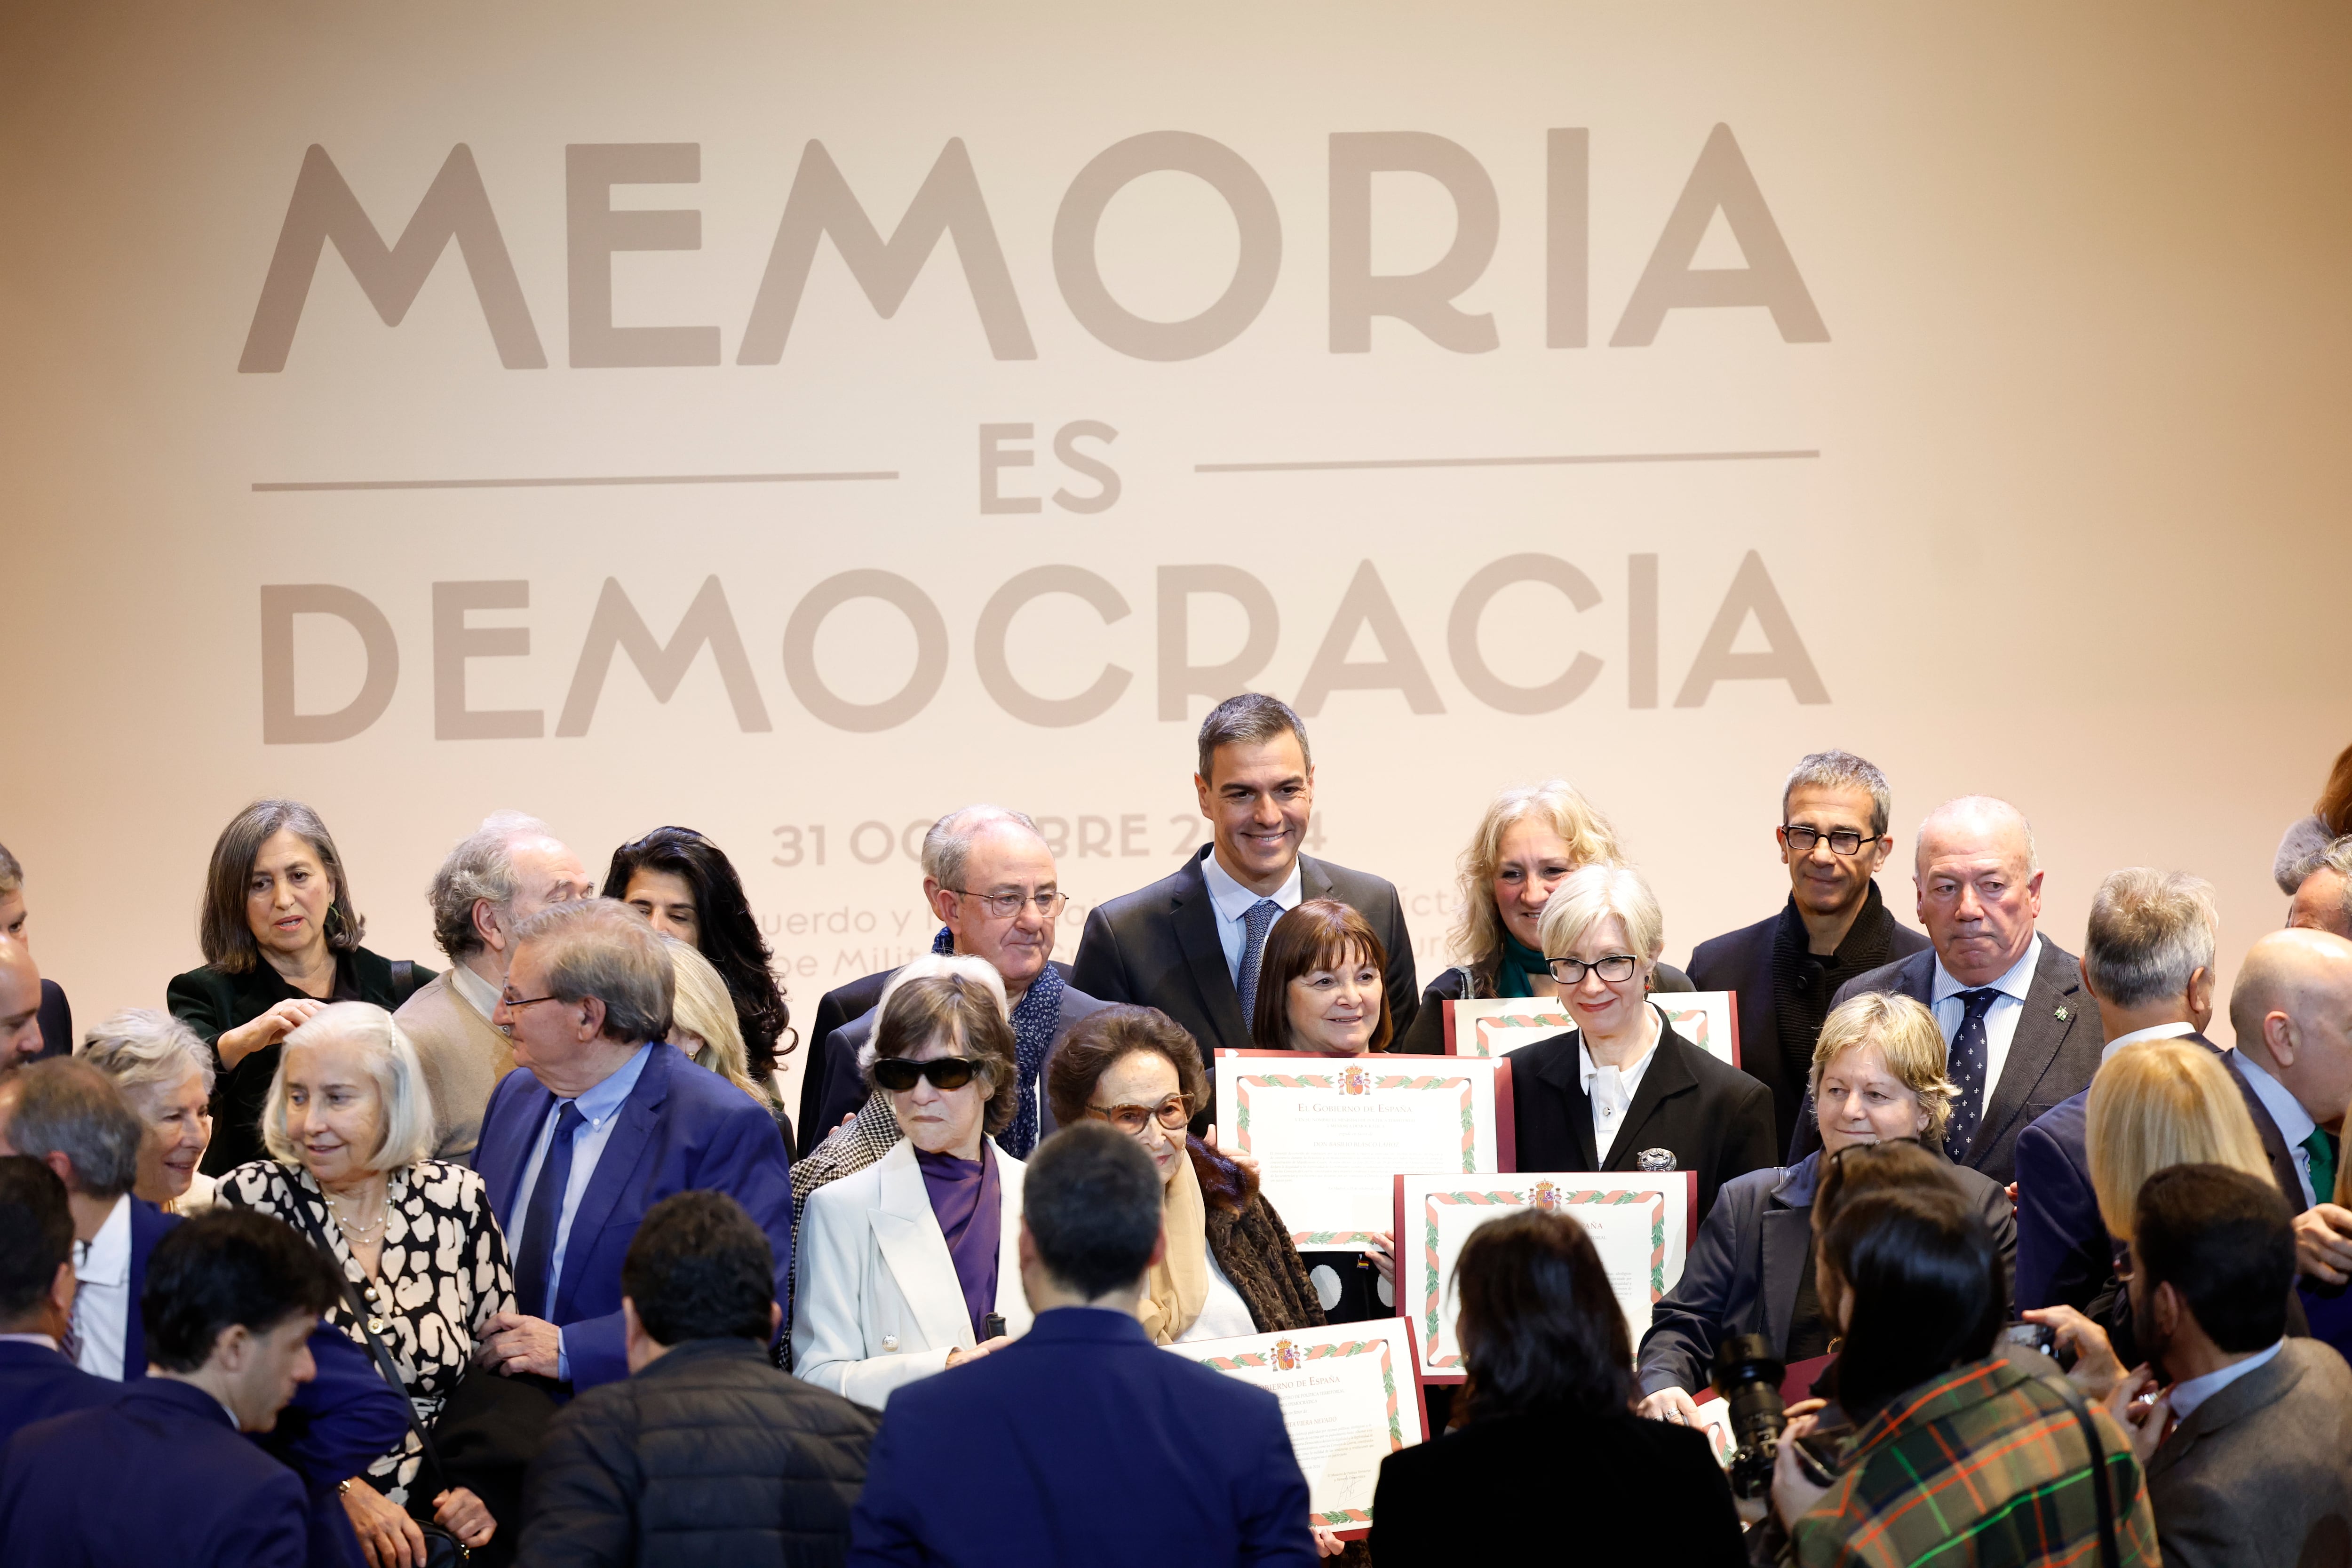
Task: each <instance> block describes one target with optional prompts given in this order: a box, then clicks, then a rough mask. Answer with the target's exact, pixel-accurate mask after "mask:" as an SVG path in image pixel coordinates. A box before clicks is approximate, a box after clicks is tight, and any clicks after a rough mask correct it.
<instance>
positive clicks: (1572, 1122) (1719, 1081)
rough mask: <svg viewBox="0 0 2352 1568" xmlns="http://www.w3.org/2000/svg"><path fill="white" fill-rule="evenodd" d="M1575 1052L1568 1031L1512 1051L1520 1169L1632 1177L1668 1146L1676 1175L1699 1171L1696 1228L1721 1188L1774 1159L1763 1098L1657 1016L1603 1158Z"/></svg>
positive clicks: (1578, 1046) (1759, 1088)
mask: <svg viewBox="0 0 2352 1568" xmlns="http://www.w3.org/2000/svg"><path fill="white" fill-rule="evenodd" d="M1583 1046H1584V1034H1583V1031H1581V1030H1571V1031H1570V1032H1569V1033H1567V1034H1565V1035H1555V1036H1553V1037H1551V1038H1550V1039H1549V1040H1538V1041H1537V1042H1536V1043H1535V1044H1534V1045H1532V1046H1523V1047H1520V1048H1519V1049H1517V1050H1516V1051H1513V1052H1512V1053H1511V1110H1512V1124H1513V1126H1514V1127H1515V1128H1516V1129H1517V1142H1518V1168H1519V1169H1520V1170H1522V1171H1631V1170H1634V1169H1637V1168H1638V1167H1637V1165H1636V1163H1635V1160H1634V1156H1635V1155H1636V1154H1638V1153H1640V1152H1642V1151H1643V1150H1644V1149H1669V1150H1672V1151H1673V1152H1674V1156H1675V1169H1676V1170H1678V1171H1696V1172H1697V1173H1698V1218H1699V1222H1700V1223H1701V1224H1705V1223H1706V1216H1707V1214H1708V1212H1709V1211H1710V1210H1712V1209H1713V1208H1714V1207H1715V1194H1716V1192H1717V1189H1719V1188H1720V1187H1721V1186H1722V1185H1723V1184H1724V1183H1726V1182H1727V1181H1729V1180H1731V1179H1732V1178H1733V1177H1734V1176H1744V1175H1746V1174H1747V1173H1748V1172H1750V1171H1760V1170H1763V1169H1764V1168H1766V1167H1767V1166H1769V1165H1770V1164H1771V1163H1773V1162H1772V1096H1771V1094H1770V1092H1769V1090H1767V1089H1765V1087H1764V1086H1763V1085H1762V1084H1760V1083H1758V1082H1757V1081H1756V1080H1755V1079H1752V1078H1749V1077H1748V1075H1747V1074H1746V1073H1744V1072H1741V1071H1740V1070H1739V1069H1738V1068H1735V1067H1727V1066H1726V1065H1725V1064H1724V1063H1723V1062H1721V1061H1719V1060H1717V1058H1714V1057H1712V1056H1710V1055H1708V1054H1707V1053H1706V1052H1705V1051H1703V1050H1700V1049H1699V1048H1698V1047H1696V1046H1694V1045H1692V1044H1691V1043H1690V1042H1689V1041H1688V1040H1685V1039H1684V1038H1683V1037H1681V1036H1680V1035H1678V1034H1676V1033H1675V1031H1674V1027H1673V1026H1671V1025H1669V1024H1667V1023H1666V1022H1665V1021H1664V1018H1663V1017H1662V1018H1661V1019H1660V1020H1659V1024H1658V1046H1657V1054H1656V1055H1655V1057H1654V1058H1653V1059H1652V1060H1651V1062H1650V1065H1649V1067H1648V1068H1646V1069H1645V1070H1644V1071H1643V1074H1642V1087H1641V1088H1640V1089H1636V1090H1634V1091H1633V1104H1632V1105H1630V1106H1628V1107H1626V1108H1625V1125H1624V1126H1623V1127H1622V1128H1621V1129H1620V1130H1619V1131H1618V1133H1617V1138H1616V1141H1615V1142H1613V1143H1612V1144H1611V1145H1610V1148H1609V1158H1608V1159H1607V1160H1605V1161H1604V1160H1602V1159H1601V1156H1600V1154H1599V1153H1598V1152H1596V1150H1595V1148H1594V1145H1593V1142H1592V1102H1591V1100H1588V1099H1587V1098H1586V1097H1585V1093H1584V1086H1583V1084H1582V1083H1581V1082H1580V1081H1579V1080H1580V1079H1581V1078H1582V1076H1583V1074H1582V1070H1581V1068H1580V1064H1579V1062H1578V1059H1577V1058H1578V1054H1579V1053H1580V1051H1581V1050H1582V1049H1583Z"/></svg>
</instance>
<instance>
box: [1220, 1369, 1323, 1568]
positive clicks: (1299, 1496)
mask: <svg viewBox="0 0 2352 1568" xmlns="http://www.w3.org/2000/svg"><path fill="white" fill-rule="evenodd" d="M1266 1405H1267V1407H1268V1408H1267V1410H1266V1413H1265V1420H1264V1425H1263V1426H1261V1428H1260V1430H1259V1433H1258V1442H1257V1448H1258V1454H1259V1457H1258V1458H1257V1460H1256V1462H1255V1463H1254V1464H1251V1465H1249V1466H1248V1467H1247V1468H1244V1470H1243V1472H1242V1474H1241V1476H1240V1478H1239V1486H1240V1495H1239V1496H1238V1497H1237V1498H1236V1499H1235V1502H1236V1504H1237V1505H1238V1509H1239V1512H1240V1522H1241V1552H1240V1554H1239V1555H1238V1556H1237V1557H1235V1558H1234V1561H1235V1562H1236V1563H1242V1564H1244V1565H1246V1564H1250V1563H1292V1564H1297V1565H1299V1568H1313V1565H1314V1564H1315V1563H1317V1562H1318V1561H1319V1560H1318V1557H1317V1556H1316V1552H1315V1536H1314V1532H1313V1531H1312V1530H1311V1529H1310V1528H1309V1526H1308V1515H1307V1478H1306V1477H1305V1476H1304V1475H1302V1474H1301V1473H1300V1472H1299V1468H1298V1456H1297V1453H1296V1452H1295V1451H1294V1450H1293V1449H1292V1447H1291V1446H1290V1433H1289V1431H1288V1429H1286V1427H1285V1426H1283V1424H1282V1409H1281V1406H1280V1405H1276V1404H1275V1402H1274V1399H1273V1397H1272V1395H1268V1396H1267V1399H1266Z"/></svg>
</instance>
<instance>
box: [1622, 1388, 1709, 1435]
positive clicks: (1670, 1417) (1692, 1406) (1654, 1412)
mask: <svg viewBox="0 0 2352 1568" xmlns="http://www.w3.org/2000/svg"><path fill="white" fill-rule="evenodd" d="M1633 1411H1634V1414H1635V1415H1643V1416H1647V1417H1648V1418H1649V1419H1650V1420H1653V1421H1671V1422H1673V1423H1674V1424H1675V1426H1697V1425H1698V1424H1699V1416H1698V1405H1696V1403H1694V1402H1693V1400H1692V1399H1691V1396H1690V1394H1688V1393H1687V1392H1686V1391H1685V1390H1683V1389H1679V1388H1662V1389H1660V1390H1658V1392H1657V1393H1655V1394H1649V1395H1647V1396H1645V1397H1644V1398H1643V1401H1642V1403H1641V1404H1639V1405H1635V1406H1633Z"/></svg>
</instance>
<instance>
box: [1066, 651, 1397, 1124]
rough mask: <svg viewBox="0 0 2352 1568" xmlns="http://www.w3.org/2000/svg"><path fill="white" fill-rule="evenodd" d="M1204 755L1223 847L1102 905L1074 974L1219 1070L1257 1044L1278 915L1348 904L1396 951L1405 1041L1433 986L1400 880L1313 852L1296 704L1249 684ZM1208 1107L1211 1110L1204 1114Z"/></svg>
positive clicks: (1204, 741) (1212, 717) (1310, 770)
mask: <svg viewBox="0 0 2352 1568" xmlns="http://www.w3.org/2000/svg"><path fill="white" fill-rule="evenodd" d="M1195 751H1196V753H1197V760H1198V764H1199V768H1200V771H1199V772H1198V773H1194V774H1193V775H1192V793H1193V795H1194V797H1195V798H1196V799H1197V800H1198V802H1199V804H1200V807H1201V815H1202V816H1205V817H1207V818H1208V819H1209V826H1210V841H1209V842H1208V843H1207V844H1205V845H1202V847H1201V849H1200V851H1199V852H1198V853H1197V854H1195V855H1193V856H1192V858H1191V859H1189V860H1187V861H1185V862H1184V864H1183V866H1182V867H1181V868H1179V869H1178V870H1177V871H1176V872H1175V873H1174V874H1173V875H1171V876H1167V877H1163V878H1161V879H1160V880H1159V881H1157V882H1154V883H1152V884H1151V885H1150V887H1148V888H1142V889H1138V890H1136V891H1135V892H1132V893H1127V894H1124V895H1122V896H1121V897H1118V898H1116V899H1112V900H1109V901H1108V902H1107V903H1102V904H1097V906H1096V907H1095V910H1094V912H1093V913H1091V914H1089V915H1087V929H1086V932H1085V934H1084V935H1083V936H1082V937H1080V938H1079V940H1078V956H1077V962H1076V963H1074V964H1072V965H1071V968H1070V978H1071V979H1072V980H1073V981H1075V982H1076V984H1079V985H1082V986H1084V987H1085V988H1086V989H1087V990H1088V991H1090V992H1092V993H1093V994H1096V995H1097V996H1099V997H1101V998H1103V1000H1105V1001H1107V1002H1124V1003H1128V1004H1129V1005H1135V1006H1142V1007H1157V1008H1159V1009H1160V1011H1161V1012H1163V1013H1165V1014H1167V1015H1168V1016H1170V1017H1171V1018H1173V1019H1174V1020H1175V1021H1176V1022H1177V1023H1179V1024H1181V1025H1182V1026H1184V1028H1185V1030H1186V1031H1187V1032H1188V1033H1190V1034H1191V1035H1192V1038H1193V1039H1194V1040H1196V1041H1198V1042H1199V1043H1200V1047H1201V1059H1202V1064H1203V1065H1204V1066H1206V1065H1209V1064H1212V1063H1213V1062H1214V1060H1215V1056H1216V1052H1217V1050H1218V1049H1219V1048H1220V1047H1233V1048H1237V1049H1238V1048H1246V1047H1248V1046H1250V1045H1251V1044H1252V1038H1251V1031H1250V1019H1251V1017H1252V1016H1253V1014H1252V1009H1253V1008H1254V1007H1255V1005H1256V1001H1257V974H1258V963H1259V962H1260V960H1261V958H1262V957H1263V956H1264V954H1265V938H1266V933H1267V932H1268V931H1272V930H1273V929H1274V922H1275V921H1277V920H1279V919H1281V918H1282V916H1283V915H1284V914H1286V913H1287V912H1288V911H1289V910H1295V909H1297V907H1298V906H1299V904H1300V903H1301V902H1303V901H1304V900H1307V899H1336V900H1339V902H1340V903H1343V904H1346V905H1348V906H1349V908H1350V909H1353V910H1355V911H1356V912H1357V913H1359V914H1360V915H1362V916H1363V917H1364V919H1365V921H1367V922H1368V923H1369V924H1370V926H1371V928H1372V931H1373V932H1374V934H1376V935H1377V936H1379V938H1380V939H1381V946H1382V947H1384V948H1386V949H1387V950H1388V968H1387V971H1386V973H1383V974H1382V976H1381V986H1382V989H1383V991H1384V992H1385V993H1386V994H1387V997H1388V1005H1389V1015H1390V1016H1391V1019H1392V1020H1393V1021H1394V1025H1395V1037H1396V1038H1398V1039H1402V1038H1403V1037H1404V1036H1405V1034H1406V1033H1407V1032H1408V1031H1409V1030H1410V1029H1411V1028H1412V1016H1413V1012H1414V1010H1415V1009H1416V1008H1417V1007H1418V1006H1419V1005H1420V1002H1421V986H1420V984H1419V982H1418V980H1417V979H1416V978H1415V976H1414V973H1413V961H1412V933H1411V932H1409V931H1406V930H1405V924H1404V901H1403V900H1402V899H1400V898H1398V897H1397V890H1396V887H1395V885H1394V884H1393V883H1391V882H1389V881H1388V880H1386V879H1383V878H1380V877H1374V876H1370V875H1369V874H1367V873H1365V872H1362V871H1351V870H1349V869H1348V868H1346V867H1344V866H1335V865H1333V864H1331V863H1330V862H1329V861H1328V860H1318V859H1317V858H1314V857H1313V856H1311V855H1305V854H1301V853H1300V850H1301V849H1302V848H1303V847H1304V846H1305V845H1306V843H1307V837H1308V834H1309V832H1310V831H1311V829H1312V827H1313V825H1314V820H1315V817H1314V812H1315V759H1314V757H1313V755H1312V754H1311V753H1310V752H1308V750H1307V726H1306V725H1305V724H1303V723H1301V722H1300V721H1299V718H1298V715H1297V714H1296V713H1294V712H1292V711H1291V710H1290V707H1289V705H1288V704H1287V703H1285V702H1281V701H1278V700H1276V699H1274V698H1272V697H1266V696H1264V695H1261V694H1260V693H1257V692H1255V691H1251V692H1244V693H1243V694H1242V695H1241V696H1239V697H1228V698H1227V699H1225V700H1223V702H1220V703H1218V704H1217V705H1216V706H1215V707H1214V708H1213V709H1211V710H1209V716H1208V717H1207V718H1206V719H1204V720H1202V721H1201V732H1200V734H1199V736H1198V737H1197V743H1196V746H1195ZM1213 1076H1214V1075H1213V1074H1212V1077H1213ZM1208 1114H1209V1112H1208V1108H1206V1107H1203V1108H1202V1113H1201V1115H1200V1116H1199V1117H1198V1118H1196V1119H1195V1120H1196V1121H1206V1120H1207V1119H1208Z"/></svg>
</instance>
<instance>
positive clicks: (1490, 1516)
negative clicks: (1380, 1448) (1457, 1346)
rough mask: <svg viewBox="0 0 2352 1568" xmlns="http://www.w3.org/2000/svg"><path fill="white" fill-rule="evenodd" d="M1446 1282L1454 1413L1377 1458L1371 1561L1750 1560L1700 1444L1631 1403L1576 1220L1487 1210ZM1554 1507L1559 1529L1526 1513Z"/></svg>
mask: <svg viewBox="0 0 2352 1568" xmlns="http://www.w3.org/2000/svg"><path fill="white" fill-rule="evenodd" d="M1454 1290H1455V1292H1456V1294H1457V1297H1458V1299H1459V1300H1460V1301H1461V1303H1462V1315H1461V1318H1460V1320H1459V1321H1460V1331H1461V1335H1462V1352H1463V1356H1464V1358H1465V1363H1466V1364H1467V1366H1468V1368H1469V1374H1470V1375H1469V1381H1468V1382H1466V1383H1465V1384H1463V1385H1462V1389H1461V1399H1460V1403H1459V1405H1458V1406H1457V1408H1458V1410H1459V1412H1460V1416H1459V1419H1457V1420H1456V1421H1455V1423H1454V1428H1453V1430H1451V1431H1449V1432H1445V1433H1443V1434H1441V1435H1440V1436H1437V1437H1435V1438H1433V1439H1432V1440H1431V1441H1429V1442H1426V1443H1422V1444H1418V1445H1416V1446H1414V1447H1407V1448H1400V1449H1398V1450H1397V1451H1396V1452H1395V1453H1393V1454H1391V1455H1390V1456H1389V1457H1388V1458H1385V1459H1383V1460H1381V1484H1380V1490H1379V1491H1378V1492H1376V1493H1375V1494H1374V1495H1373V1500H1372V1534H1371V1541H1370V1546H1371V1549H1372V1561H1373V1562H1375V1563H1379V1564H1380V1568H1414V1565H1415V1564H1419V1563H1430V1564H1433V1565H1436V1564H1443V1565H1446V1568H1451V1565H1452V1564H1454V1563H1517V1562H1523V1561H1530V1560H1535V1559H1537V1558H1538V1557H1539V1558H1540V1559H1541V1560H1544V1561H1548V1562H1552V1563H1562V1564H1575V1563H1596V1564H1598V1563H1609V1564H1616V1563H1661V1564H1668V1563H1670V1564H1673V1565H1674V1568H1731V1565H1732V1564H1735V1563H1745V1562H1746V1561H1747V1553H1746V1552H1745V1551H1744V1550H1743V1549H1742V1545H1741V1542H1740V1535H1739V1519H1738V1514H1737V1513H1736V1512H1734V1511H1733V1508H1732V1502H1731V1487H1730V1483H1729V1482H1728V1481H1727V1480H1726V1479H1724V1474H1723V1470H1722V1468H1720V1467H1718V1466H1717V1464H1716V1462H1715V1456H1714V1454H1713V1453H1712V1452H1711V1451H1710V1450H1709V1449H1708V1447H1707V1444H1706V1438H1705V1437H1704V1436H1701V1435H1700V1434H1699V1433H1698V1432H1697V1431H1696V1430H1691V1431H1683V1430H1678V1429H1676V1428H1675V1427H1672V1426H1661V1425H1659V1424H1658V1423H1656V1422H1654V1421H1643V1420H1640V1419H1638V1418H1637V1417H1636V1416H1635V1415H1633V1411H1632V1409H1631V1408H1630V1407H1629V1406H1630V1401H1631V1398H1632V1394H1633V1389H1632V1385H1631V1383H1630V1380H1629V1379H1628V1378H1627V1376H1626V1372H1625V1368H1626V1366H1627V1364H1628V1363H1630V1362H1631V1361H1632V1360H1633V1355H1632V1347H1631V1346H1629V1345H1628V1344H1627V1343H1626V1341H1625V1313H1624V1310H1623V1309H1622V1308H1621V1307H1619V1306H1618V1304H1617V1296H1616V1292H1615V1291H1614V1290H1613V1289H1611V1287H1610V1284H1609V1274H1608V1270H1607V1269H1606V1268H1604V1267H1603V1265H1602V1264H1601V1255H1600V1254H1599V1253H1598V1252H1596V1251H1594V1250H1593V1247H1592V1240H1591V1237H1588V1236H1586V1235H1585V1233H1584V1227H1583V1226H1580V1225H1578V1224H1577V1223H1576V1221H1574V1220H1573V1219H1570V1217H1568V1216H1567V1215H1561V1214H1550V1213H1546V1212H1545V1211H1543V1210H1540V1209H1516V1210H1513V1211H1512V1212H1511V1213H1509V1214H1507V1215H1504V1216H1503V1217H1502V1218H1500V1219H1497V1220H1492V1221H1489V1222H1488V1223H1487V1224H1486V1225H1482V1226H1479V1227H1478V1228H1477V1229H1476V1230H1475V1231H1474V1232H1472V1233H1471V1236H1470V1239H1469V1240H1468V1241H1466V1242H1465V1243H1464V1244H1463V1246H1462V1255H1461V1257H1460V1258H1459V1259H1458V1260H1457V1261H1456V1262H1455V1264H1454ZM1554 1500H1557V1501H1554ZM1560 1502H1565V1503H1566V1504H1567V1510H1566V1511H1565V1512H1563V1513H1560V1514H1559V1523H1558V1525H1557V1527H1556V1528H1555V1529H1552V1530H1549V1531H1545V1530H1544V1527H1542V1526H1539V1525H1537V1524H1536V1523H1534V1522H1533V1520H1532V1519H1531V1517H1530V1510H1544V1509H1546V1508H1547V1507H1548V1506H1549V1508H1551V1509H1554V1510H1557V1509H1558V1508H1559V1503H1560ZM1538 1532H1539V1533H1538ZM1536 1541H1541V1542H1543V1547H1544V1549H1543V1550H1542V1551H1541V1552H1539V1553H1538V1552H1530V1551H1529V1550H1528V1548H1529V1546H1530V1544H1531V1542H1536Z"/></svg>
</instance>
